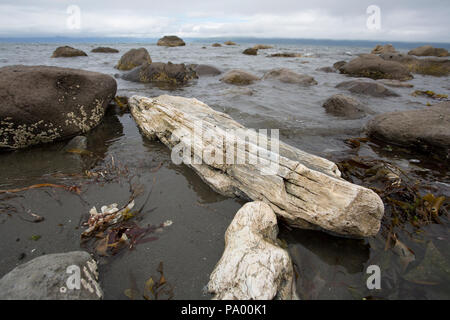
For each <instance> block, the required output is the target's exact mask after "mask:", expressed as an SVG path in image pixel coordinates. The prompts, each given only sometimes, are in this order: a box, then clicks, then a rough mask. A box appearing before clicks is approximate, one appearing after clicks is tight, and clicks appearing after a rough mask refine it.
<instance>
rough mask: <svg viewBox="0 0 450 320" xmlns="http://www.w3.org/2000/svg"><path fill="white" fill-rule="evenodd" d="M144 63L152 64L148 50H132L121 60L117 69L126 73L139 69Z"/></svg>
mask: <svg viewBox="0 0 450 320" xmlns="http://www.w3.org/2000/svg"><path fill="white" fill-rule="evenodd" d="M144 63H152V59H151V58H150V54H149V53H148V51H147V49H145V48H139V49H131V50H129V51H127V52H126V53H125V54H124V55H123V56H122V57H121V58H120V60H119V62H118V63H117V66H116V67H115V68H116V69H119V70H125V71H126V70H131V69H134V68H136V67H139V66H140V65H143V64H144Z"/></svg>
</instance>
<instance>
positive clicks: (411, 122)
mask: <svg viewBox="0 0 450 320" xmlns="http://www.w3.org/2000/svg"><path fill="white" fill-rule="evenodd" d="M449 128H450V102H448V101H447V102H442V103H440V104H438V105H435V106H432V107H429V108H427V109H422V110H412V111H402V112H393V113H385V114H381V115H378V116H376V117H375V118H374V119H372V121H370V122H369V124H368V126H367V131H368V134H369V135H370V136H371V137H374V138H376V139H379V140H382V141H386V142H387V143H390V144H393V145H399V146H403V147H410V148H413V149H417V150H419V151H423V152H430V151H435V152H437V153H441V154H443V155H444V156H445V157H449V153H450V152H449V150H450V130H449Z"/></svg>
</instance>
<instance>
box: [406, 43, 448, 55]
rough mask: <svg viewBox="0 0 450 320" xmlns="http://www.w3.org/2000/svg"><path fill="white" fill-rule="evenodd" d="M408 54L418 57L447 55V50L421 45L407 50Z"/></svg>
mask: <svg viewBox="0 0 450 320" xmlns="http://www.w3.org/2000/svg"><path fill="white" fill-rule="evenodd" d="M408 54H409V55H412V56H418V57H428V56H434V57H448V56H449V55H448V50H447V49H443V48H433V47H432V46H422V47H419V48H416V49H413V50H411V51H409V52H408Z"/></svg>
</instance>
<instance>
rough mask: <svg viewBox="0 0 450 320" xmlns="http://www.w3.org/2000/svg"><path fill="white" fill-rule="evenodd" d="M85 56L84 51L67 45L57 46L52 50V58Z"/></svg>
mask: <svg viewBox="0 0 450 320" xmlns="http://www.w3.org/2000/svg"><path fill="white" fill-rule="evenodd" d="M71 57H87V54H86V52H84V51H82V50H78V49H75V48H72V47H69V46H64V47H59V48H56V50H55V51H54V52H53V55H52V58H71Z"/></svg>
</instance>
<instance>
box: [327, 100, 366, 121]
mask: <svg viewBox="0 0 450 320" xmlns="http://www.w3.org/2000/svg"><path fill="white" fill-rule="evenodd" d="M323 107H324V108H325V110H326V111H327V112H328V113H330V114H332V115H334V116H337V117H345V118H347V119H361V118H364V117H365V116H366V108H365V107H364V106H363V105H362V104H361V102H359V101H358V100H356V99H354V98H352V97H348V96H345V95H343V94H336V95H334V96H332V97H331V98H329V99H328V100H327V101H325V103H324V104H323Z"/></svg>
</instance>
